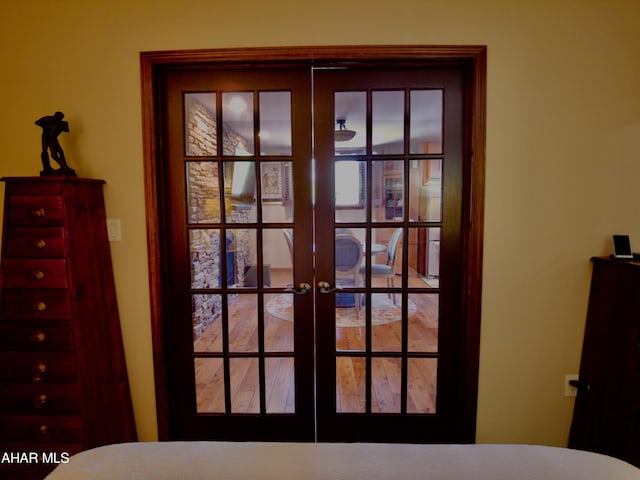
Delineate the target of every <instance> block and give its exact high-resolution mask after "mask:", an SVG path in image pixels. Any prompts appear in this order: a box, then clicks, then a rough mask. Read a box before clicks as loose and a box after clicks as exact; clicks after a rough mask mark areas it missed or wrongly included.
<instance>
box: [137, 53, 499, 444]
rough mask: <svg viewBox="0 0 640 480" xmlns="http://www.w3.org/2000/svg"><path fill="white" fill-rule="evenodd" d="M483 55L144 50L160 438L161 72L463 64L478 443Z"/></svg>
mask: <svg viewBox="0 0 640 480" xmlns="http://www.w3.org/2000/svg"><path fill="white" fill-rule="evenodd" d="M486 60H487V49H486V47H485V46H464V45H463V46H421V45H409V46H331V47H261V48H246V49H240V48H238V49H203V50H175V51H158V52H141V54H140V67H141V83H142V85H141V87H142V92H141V93H142V129H143V130H142V131H143V156H144V180H145V202H146V213H147V248H148V268H149V286H150V305H151V329H152V344H153V361H154V378H155V393H156V409H157V422H158V438H159V440H169V439H170V438H169V404H168V391H167V365H166V364H165V353H166V348H167V343H166V341H165V340H166V339H165V328H164V326H165V322H166V318H165V315H166V310H165V308H164V300H163V299H164V298H166V296H165V295H166V290H167V287H166V278H165V277H166V274H165V272H163V266H162V262H161V259H162V257H163V255H162V249H163V244H162V241H161V240H162V239H161V235H160V234H161V232H162V231H163V228H162V227H163V225H164V223H165V218H164V215H163V213H162V212H163V211H164V207H166V205H165V204H164V201H163V198H165V196H164V192H163V191H162V190H163V185H164V181H163V179H162V177H161V175H162V169H161V165H162V160H163V146H162V137H163V130H162V128H161V126H162V112H161V109H160V108H159V107H160V99H159V94H160V93H161V91H162V76H163V72H164V71H166V70H167V69H172V68H180V67H184V66H188V65H198V66H205V65H209V66H215V65H229V64H231V65H242V64H257V63H260V64H265V63H267V64H269V63H272V64H273V65H274V66H277V65H279V64H280V65H282V64H291V63H298V64H300V63H303V62H308V64H309V66H312V65H313V64H314V62H322V64H323V65H326V64H327V63H332V62H336V63H344V62H356V63H374V64H375V63H380V64H395V63H411V62H415V63H417V64H425V63H429V62H431V63H434V64H442V63H445V62H455V63H456V64H459V65H462V66H463V67H464V68H465V75H466V86H465V88H466V92H465V96H466V108H465V116H466V118H465V153H464V187H463V192H462V195H463V218H462V221H463V228H462V235H463V238H462V245H463V251H462V256H463V258H462V265H463V267H462V268H463V272H462V282H463V292H462V298H463V305H462V311H463V328H462V336H463V338H462V339H460V345H462V346H463V355H464V358H463V366H462V370H463V372H464V375H461V378H460V382H461V384H460V391H461V392H462V395H461V396H460V398H461V402H462V403H463V405H460V406H459V407H460V408H459V411H462V412H464V414H463V415H462V416H461V418H460V419H459V422H460V425H459V428H458V431H460V432H462V438H463V439H464V441H466V442H474V441H475V430H476V410H477V392H478V366H479V351H480V317H481V295H482V249H483V232H484V184H485V182H484V178H485V173H484V172H485V131H486Z"/></svg>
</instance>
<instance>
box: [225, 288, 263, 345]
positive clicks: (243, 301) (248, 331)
mask: <svg viewBox="0 0 640 480" xmlns="http://www.w3.org/2000/svg"><path fill="white" fill-rule="evenodd" d="M227 298H228V302H229V304H228V308H229V351H230V352H257V351H258V296H257V295H255V294H240V295H236V294H233V295H229V296H228V297H227Z"/></svg>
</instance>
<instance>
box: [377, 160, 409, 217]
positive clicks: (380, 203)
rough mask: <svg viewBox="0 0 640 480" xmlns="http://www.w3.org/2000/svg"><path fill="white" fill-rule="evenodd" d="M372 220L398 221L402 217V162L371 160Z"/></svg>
mask: <svg viewBox="0 0 640 480" xmlns="http://www.w3.org/2000/svg"><path fill="white" fill-rule="evenodd" d="M372 168H373V172H374V174H373V182H374V183H373V189H374V190H373V192H374V194H373V205H374V208H373V211H372V212H371V219H372V220H373V221H374V222H399V221H402V220H403V218H404V162H403V161H402V160H385V161H376V162H373V166H372Z"/></svg>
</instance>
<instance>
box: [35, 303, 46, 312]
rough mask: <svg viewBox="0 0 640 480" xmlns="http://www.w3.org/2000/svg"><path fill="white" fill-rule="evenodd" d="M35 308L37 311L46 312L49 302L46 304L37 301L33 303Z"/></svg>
mask: <svg viewBox="0 0 640 480" xmlns="http://www.w3.org/2000/svg"><path fill="white" fill-rule="evenodd" d="M33 309H34V310H35V311H36V312H44V311H45V310H46V309H47V304H46V303H44V302H36V303H35V304H34V305H33Z"/></svg>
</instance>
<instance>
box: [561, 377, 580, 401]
mask: <svg viewBox="0 0 640 480" xmlns="http://www.w3.org/2000/svg"><path fill="white" fill-rule="evenodd" d="M579 379H580V376H579V375H577V374H573V375H565V376H564V396H565V397H575V396H577V395H578V389H577V388H576V387H574V386H573V385H571V384H570V383H569V382H570V381H571V380H579Z"/></svg>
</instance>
